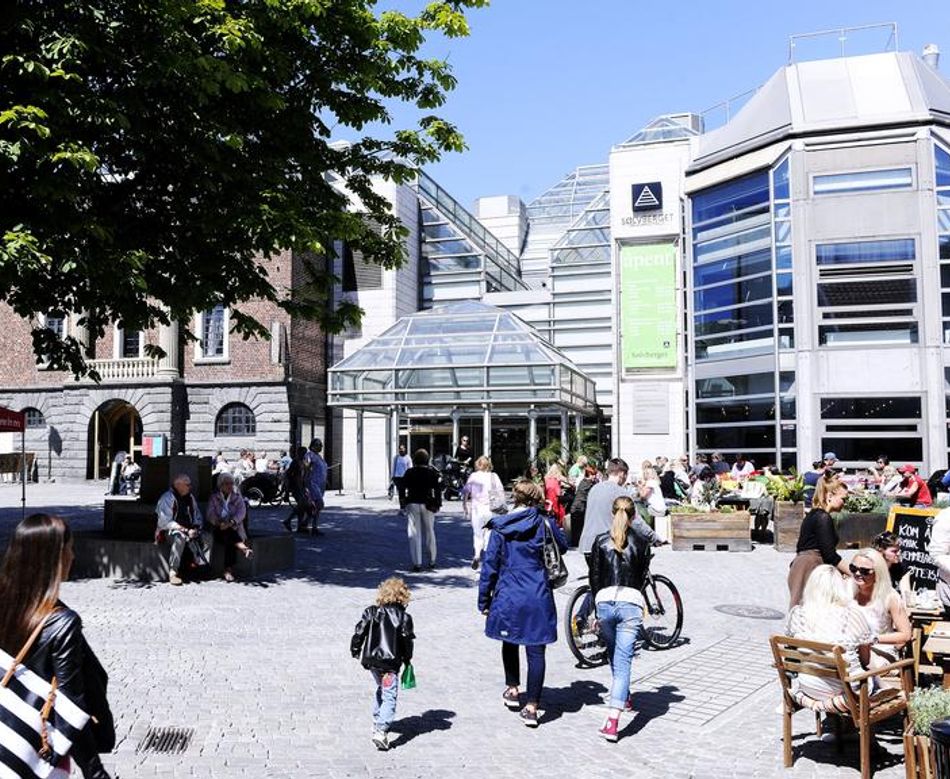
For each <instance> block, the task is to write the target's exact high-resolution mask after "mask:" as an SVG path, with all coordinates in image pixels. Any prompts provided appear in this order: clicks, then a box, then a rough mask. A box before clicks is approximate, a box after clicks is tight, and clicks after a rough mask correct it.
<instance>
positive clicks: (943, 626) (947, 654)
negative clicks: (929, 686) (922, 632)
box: [920, 621, 950, 689]
mask: <svg viewBox="0 0 950 779" xmlns="http://www.w3.org/2000/svg"><path fill="white" fill-rule="evenodd" d="M923 651H924V652H925V653H926V654H928V655H930V656H931V657H932V658H933V661H932V665H931V666H929V667H928V666H920V668H921V669H927V670H924V673H928V672H929V669H930V668H933V669H935V670H934V671H933V673H939V674H940V675H941V677H942V680H943V688H944V689H948V688H950V622H944V621H939V622H935V623H934V624H933V629H932V630H931V631H930V633H929V634H928V635H927V638H926V640H925V641H924V645H923Z"/></svg>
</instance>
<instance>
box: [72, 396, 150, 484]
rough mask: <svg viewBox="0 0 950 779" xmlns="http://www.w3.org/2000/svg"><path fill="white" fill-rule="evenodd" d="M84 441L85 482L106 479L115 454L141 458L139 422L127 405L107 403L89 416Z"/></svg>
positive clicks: (136, 415)
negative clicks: (85, 447) (85, 446)
mask: <svg viewBox="0 0 950 779" xmlns="http://www.w3.org/2000/svg"><path fill="white" fill-rule="evenodd" d="M88 441H89V444H88V449H87V463H86V478H87V479H107V478H109V473H110V471H111V468H112V460H113V458H114V457H115V456H116V454H117V453H119V452H126V453H128V454H131V455H132V457H133V459H135V460H138V459H139V457H140V456H141V452H142V418H141V417H140V416H139V412H138V411H136V409H135V406H133V405H132V404H131V403H128V402H126V401H124V400H109V401H107V402H105V403H103V404H102V405H101V406H99V408H97V409H96V410H95V411H93V412H92V418H91V419H90V420H89V438H88Z"/></svg>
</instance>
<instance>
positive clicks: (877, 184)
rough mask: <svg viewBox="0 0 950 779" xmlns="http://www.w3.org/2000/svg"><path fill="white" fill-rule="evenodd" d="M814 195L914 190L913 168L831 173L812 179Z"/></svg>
mask: <svg viewBox="0 0 950 779" xmlns="http://www.w3.org/2000/svg"><path fill="white" fill-rule="evenodd" d="M811 187H812V194H814V195H816V196H817V195H853V194H856V193H861V192H881V191H887V190H895V189H913V187H914V169H913V168H884V169H881V170H856V171H851V172H850V173H831V174H826V175H819V176H813V177H812V183H811Z"/></svg>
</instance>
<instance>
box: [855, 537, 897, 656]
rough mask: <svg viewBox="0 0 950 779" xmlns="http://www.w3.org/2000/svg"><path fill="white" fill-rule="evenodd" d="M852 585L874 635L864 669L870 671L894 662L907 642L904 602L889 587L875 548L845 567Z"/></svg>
mask: <svg viewBox="0 0 950 779" xmlns="http://www.w3.org/2000/svg"><path fill="white" fill-rule="evenodd" d="M848 570H850V571H851V576H852V577H853V578H854V582H855V590H856V592H855V601H856V602H857V604H858V606H859V607H860V609H861V611H862V612H863V613H864V618H865V619H866V620H867V622H868V626H869V627H870V628H871V632H872V633H873V634H874V641H872V642H871V654H870V657H869V660H868V666H867V667H868V669H869V670H874V669H875V668H880V667H881V666H883V665H887V664H888V663H893V662H895V661H896V660H897V659H898V653H899V652H900V650H901V648H902V647H903V646H904V644H906V643H907V642H908V641H910V639H911V627H910V618H909V617H908V616H907V609H906V608H905V607H904V600H903V598H901V596H900V595H899V594H898V593H897V591H896V590H895V589H894V587H893V586H892V585H891V576H890V573H889V572H888V569H887V563H886V562H885V561H884V556H883V555H882V554H881V553H880V552H878V551H877V550H875V549H862V550H861V551H860V552H858V553H857V554H856V555H855V556H854V557H852V558H851V563H850V565H848Z"/></svg>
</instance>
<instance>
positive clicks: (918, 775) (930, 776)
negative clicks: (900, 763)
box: [904, 725, 937, 779]
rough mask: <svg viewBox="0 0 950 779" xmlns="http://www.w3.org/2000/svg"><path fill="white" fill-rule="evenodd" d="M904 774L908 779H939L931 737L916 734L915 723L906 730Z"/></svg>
mask: <svg viewBox="0 0 950 779" xmlns="http://www.w3.org/2000/svg"><path fill="white" fill-rule="evenodd" d="M904 776H905V777H906V779H937V777H936V776H935V774H934V767H933V752H931V750H930V738H929V737H928V736H917V735H915V734H914V730H913V725H909V726H908V728H907V730H905V731H904Z"/></svg>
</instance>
